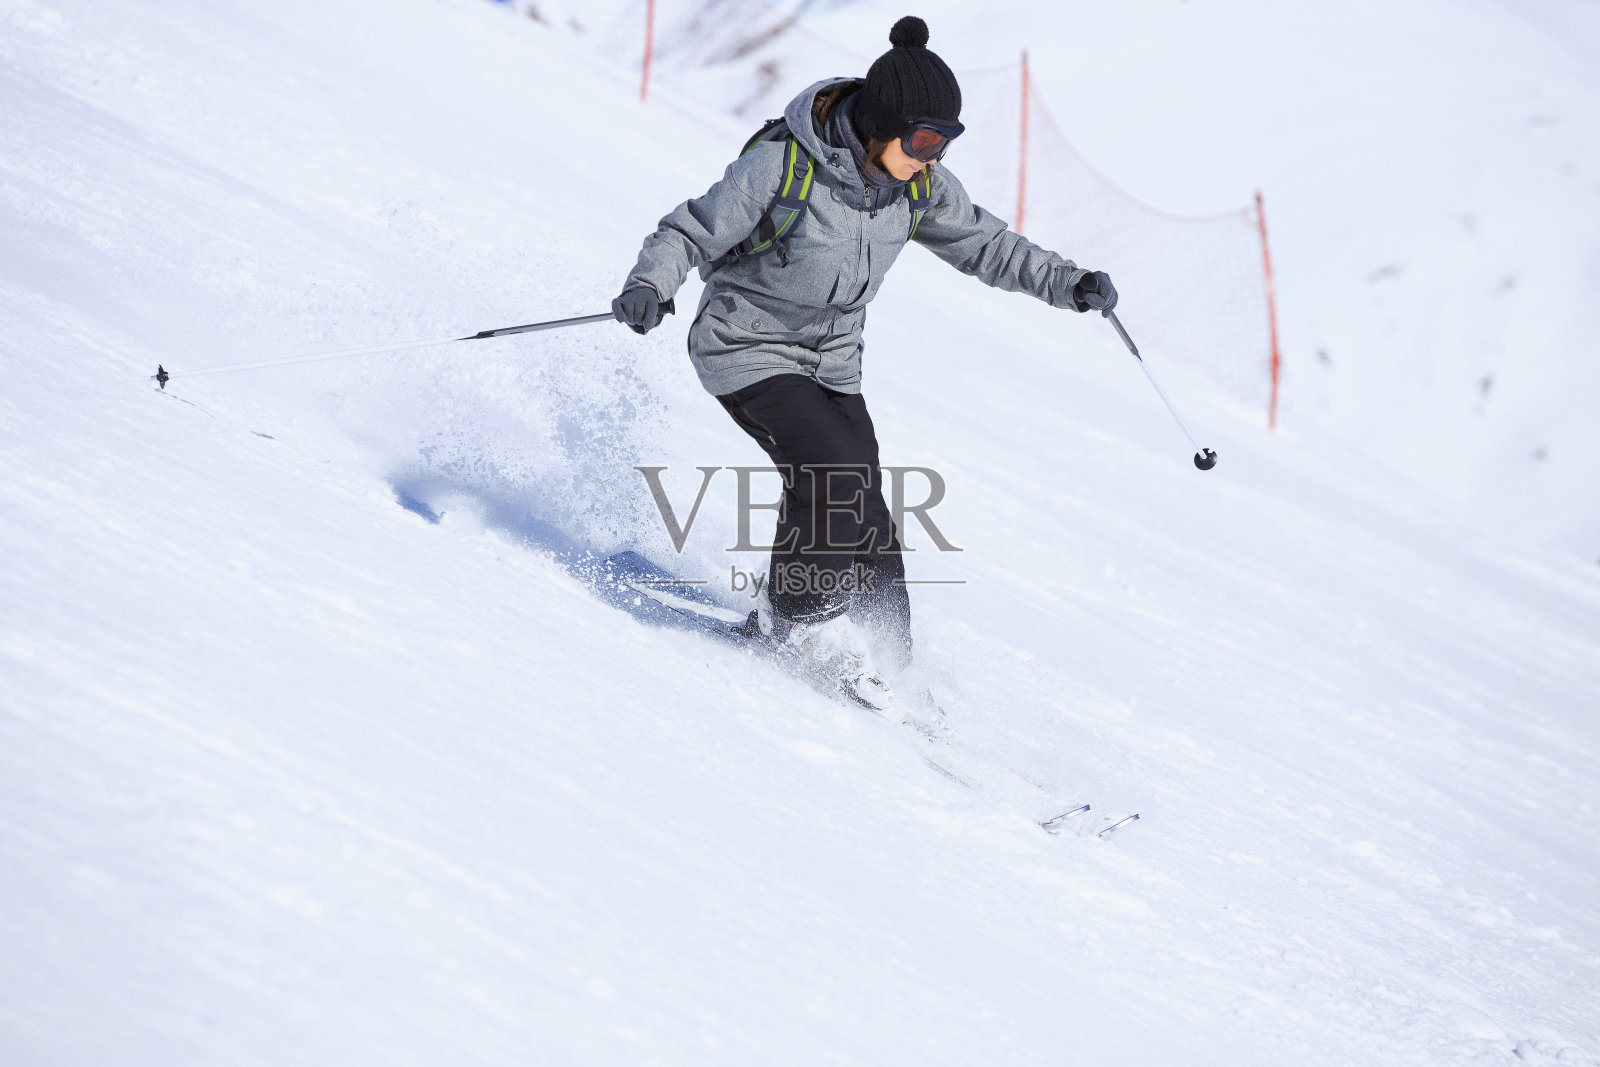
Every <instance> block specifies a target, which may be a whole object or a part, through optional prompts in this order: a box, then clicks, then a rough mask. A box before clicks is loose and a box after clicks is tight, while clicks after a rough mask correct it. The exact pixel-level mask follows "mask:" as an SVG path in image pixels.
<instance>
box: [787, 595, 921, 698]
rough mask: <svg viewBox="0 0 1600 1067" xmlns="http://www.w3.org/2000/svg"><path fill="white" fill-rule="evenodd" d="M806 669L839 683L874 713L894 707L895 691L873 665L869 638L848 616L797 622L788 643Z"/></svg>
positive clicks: (849, 695) (848, 695) (849, 694)
mask: <svg viewBox="0 0 1600 1067" xmlns="http://www.w3.org/2000/svg"><path fill="white" fill-rule="evenodd" d="M785 644H786V647H787V648H789V649H790V650H791V651H792V652H794V653H795V655H796V656H798V657H799V659H800V662H801V664H802V665H803V666H804V669H805V670H806V671H808V672H810V673H812V674H814V675H816V676H818V677H820V678H825V679H829V680H831V681H834V682H835V683H837V685H838V687H839V689H840V691H841V692H843V693H844V695H845V696H847V697H849V698H850V699H851V700H853V701H855V702H856V703H857V704H861V705H864V706H865V707H869V708H871V709H873V710H874V711H887V710H888V709H890V708H892V707H894V692H893V690H891V689H890V688H889V683H888V682H886V681H884V680H883V673H882V672H881V671H879V670H878V668H877V665H876V664H874V663H873V662H872V648H871V646H870V645H869V644H868V642H867V635H866V633H865V632H864V631H863V630H862V629H861V627H860V626H859V625H857V624H856V621H855V620H854V619H852V618H851V617H850V616H848V615H835V616H834V617H833V618H831V619H825V620H823V621H822V622H797V623H795V624H794V625H793V626H792V627H791V628H790V630H789V637H788V640H787V642H786V643H785Z"/></svg>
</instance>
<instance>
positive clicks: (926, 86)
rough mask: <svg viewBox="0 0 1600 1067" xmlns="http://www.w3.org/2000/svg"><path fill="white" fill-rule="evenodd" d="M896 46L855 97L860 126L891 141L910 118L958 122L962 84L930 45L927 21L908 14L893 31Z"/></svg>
mask: <svg viewBox="0 0 1600 1067" xmlns="http://www.w3.org/2000/svg"><path fill="white" fill-rule="evenodd" d="M889 43H890V44H891V45H893V46H894V47H893V48H891V49H889V50H888V51H887V52H885V53H884V54H883V55H881V56H879V57H878V58H877V59H876V60H874V61H873V63H872V66H871V67H870V68H868V70H867V84H866V86H865V88H864V89H863V90H862V92H861V99H860V100H858V101H857V102H856V108H855V123H856V128H857V130H858V131H859V132H860V133H862V134H864V135H866V136H868V137H876V138H878V139H879V140H883V141H887V140H890V139H891V138H895V137H899V136H900V135H901V134H903V133H904V132H905V130H906V127H907V126H909V125H910V124H911V121H910V120H912V119H931V120H933V121H934V122H941V123H954V122H957V121H959V120H960V118H961V86H959V85H957V84H956V76H955V74H953V73H952V72H951V70H950V68H949V67H947V66H945V62H944V60H942V59H940V58H939V57H938V56H936V55H934V54H933V53H932V52H930V51H928V24H927V23H926V22H923V21H922V20H921V19H919V18H917V17H916V16H915V15H907V16H906V17H905V18H903V19H901V20H900V21H899V22H896V23H895V24H894V28H893V29H891V30H890V31H889Z"/></svg>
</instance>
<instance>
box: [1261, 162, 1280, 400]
mask: <svg viewBox="0 0 1600 1067" xmlns="http://www.w3.org/2000/svg"><path fill="white" fill-rule="evenodd" d="M1256 230H1257V231H1258V232H1259V233H1260V234H1261V267H1262V270H1263V271H1264V272H1265V275H1266V279H1267V330H1268V335H1269V336H1270V337H1271V339H1272V399H1271V400H1269V401H1268V402H1267V429H1269V430H1276V429H1277V428H1278V296H1277V291H1276V289H1275V287H1274V286H1273V284H1272V251H1271V249H1270V248H1268V246H1267V212H1266V208H1265V207H1263V206H1262V203H1261V190H1260V189H1257V190H1256Z"/></svg>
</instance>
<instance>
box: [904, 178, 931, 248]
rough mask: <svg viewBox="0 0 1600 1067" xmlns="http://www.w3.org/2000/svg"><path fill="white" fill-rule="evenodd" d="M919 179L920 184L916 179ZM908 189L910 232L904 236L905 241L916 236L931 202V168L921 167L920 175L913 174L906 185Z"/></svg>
mask: <svg viewBox="0 0 1600 1067" xmlns="http://www.w3.org/2000/svg"><path fill="white" fill-rule="evenodd" d="M918 178H921V179H922V180H921V182H918V181H917V179H918ZM906 185H907V186H909V187H910V192H909V193H907V196H909V197H910V199H911V232H910V233H908V234H906V240H908V241H909V240H911V239H912V238H913V237H915V236H916V235H917V224H918V223H920V222H921V221H922V216H923V215H925V214H927V211H928V204H929V202H930V201H932V200H933V168H932V167H923V168H922V173H920V174H915V175H913V176H912V178H911V180H910V181H909V182H907V183H906Z"/></svg>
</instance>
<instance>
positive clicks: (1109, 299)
mask: <svg viewBox="0 0 1600 1067" xmlns="http://www.w3.org/2000/svg"><path fill="white" fill-rule="evenodd" d="M1072 303H1073V306H1074V307H1076V308H1077V309H1078V310H1079V311H1098V312H1100V314H1102V315H1109V314H1111V309H1112V308H1114V307H1116V306H1117V287H1116V286H1114V285H1112V284H1111V275H1109V274H1107V273H1106V272H1105V271H1103V270H1092V271H1090V272H1089V273H1087V274H1085V275H1084V276H1083V277H1081V278H1079V279H1078V284H1077V285H1074V286H1073V287H1072Z"/></svg>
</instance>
